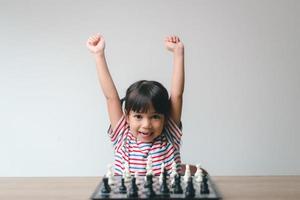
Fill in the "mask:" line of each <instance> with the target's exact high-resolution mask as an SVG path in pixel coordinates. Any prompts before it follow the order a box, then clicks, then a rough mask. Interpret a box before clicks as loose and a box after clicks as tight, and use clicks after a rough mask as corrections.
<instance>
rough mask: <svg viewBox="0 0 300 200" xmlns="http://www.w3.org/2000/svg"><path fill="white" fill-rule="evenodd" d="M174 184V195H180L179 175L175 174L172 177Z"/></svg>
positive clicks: (181, 191)
mask: <svg viewBox="0 0 300 200" xmlns="http://www.w3.org/2000/svg"><path fill="white" fill-rule="evenodd" d="M174 180H175V184H174V190H173V192H174V194H182V193H183V190H182V187H181V176H180V175H179V174H176V175H175V177H174Z"/></svg>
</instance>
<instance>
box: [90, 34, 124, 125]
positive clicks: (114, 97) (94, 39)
mask: <svg viewBox="0 0 300 200" xmlns="http://www.w3.org/2000/svg"><path fill="white" fill-rule="evenodd" d="M86 45H87V47H88V49H89V50H90V51H91V53H92V54H93V56H94V58H95V61H96V66H97V73H98V78H99V83H100V86H101V88H102V91H103V94H104V96H105V98H106V102H107V110H108V115H109V120H110V123H111V126H112V129H114V128H115V127H116V125H117V123H118V121H119V120H120V118H121V117H122V115H123V112H122V106H121V103H120V97H119V94H118V92H117V89H116V87H115V84H114V82H113V79H112V77H111V75H110V73H109V69H108V67H107V63H106V59H105V53H104V49H105V41H104V38H103V37H102V36H101V35H100V34H96V35H93V36H91V37H90V38H89V39H88V40H87V43H86Z"/></svg>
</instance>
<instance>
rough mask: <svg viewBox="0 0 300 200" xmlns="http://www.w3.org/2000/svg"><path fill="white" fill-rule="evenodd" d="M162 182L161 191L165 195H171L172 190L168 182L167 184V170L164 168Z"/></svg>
mask: <svg viewBox="0 0 300 200" xmlns="http://www.w3.org/2000/svg"><path fill="white" fill-rule="evenodd" d="M162 174H163V175H162V184H161V186H160V193H161V194H163V195H169V193H170V190H169V188H168V184H167V171H166V169H165V168H164V170H163V173H162Z"/></svg>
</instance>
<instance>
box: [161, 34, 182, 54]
mask: <svg viewBox="0 0 300 200" xmlns="http://www.w3.org/2000/svg"><path fill="white" fill-rule="evenodd" d="M165 46H166V49H167V50H169V51H171V52H183V49H184V46H183V43H182V42H181V41H180V39H179V37H177V36H175V35H171V36H167V37H166V38H165Z"/></svg>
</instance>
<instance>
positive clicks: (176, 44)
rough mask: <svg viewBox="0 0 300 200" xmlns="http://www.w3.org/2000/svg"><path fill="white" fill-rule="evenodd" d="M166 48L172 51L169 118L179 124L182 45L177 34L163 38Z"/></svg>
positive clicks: (182, 59) (181, 87)
mask: <svg viewBox="0 0 300 200" xmlns="http://www.w3.org/2000/svg"><path fill="white" fill-rule="evenodd" d="M165 46H166V48H167V49H168V50H169V51H171V52H172V53H173V75H172V84H171V95H170V102H171V112H170V115H171V118H172V119H173V120H174V121H175V123H176V124H177V125H179V123H180V121H181V112H182V99H183V90H184V45H183V43H182V42H181V41H180V39H179V37H177V36H168V37H166V38H165Z"/></svg>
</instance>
